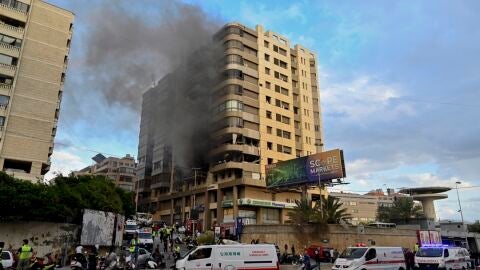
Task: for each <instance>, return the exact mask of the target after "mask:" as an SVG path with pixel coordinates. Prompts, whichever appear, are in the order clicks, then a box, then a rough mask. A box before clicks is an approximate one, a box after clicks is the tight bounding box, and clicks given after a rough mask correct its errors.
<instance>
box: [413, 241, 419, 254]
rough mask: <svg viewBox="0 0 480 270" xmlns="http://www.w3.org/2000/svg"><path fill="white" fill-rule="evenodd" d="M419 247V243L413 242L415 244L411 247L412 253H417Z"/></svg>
mask: <svg viewBox="0 0 480 270" xmlns="http://www.w3.org/2000/svg"><path fill="white" fill-rule="evenodd" d="M419 249H420V245H419V244H418V243H416V244H415V246H414V247H413V252H414V253H417V251H418V250H419Z"/></svg>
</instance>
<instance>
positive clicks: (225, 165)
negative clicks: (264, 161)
mask: <svg viewBox="0 0 480 270" xmlns="http://www.w3.org/2000/svg"><path fill="white" fill-rule="evenodd" d="M226 169H241V170H245V171H257V172H259V171H260V164H256V163H250V162H237V161H228V162H222V163H218V164H214V165H212V166H211V167H210V171H211V172H219V171H223V170H226Z"/></svg>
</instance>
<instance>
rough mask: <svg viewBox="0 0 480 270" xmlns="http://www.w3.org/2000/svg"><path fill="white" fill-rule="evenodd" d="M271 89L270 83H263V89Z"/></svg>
mask: <svg viewBox="0 0 480 270" xmlns="http://www.w3.org/2000/svg"><path fill="white" fill-rule="evenodd" d="M271 87H272V84H271V83H270V82H267V81H266V82H265V88H267V89H270V88H271Z"/></svg>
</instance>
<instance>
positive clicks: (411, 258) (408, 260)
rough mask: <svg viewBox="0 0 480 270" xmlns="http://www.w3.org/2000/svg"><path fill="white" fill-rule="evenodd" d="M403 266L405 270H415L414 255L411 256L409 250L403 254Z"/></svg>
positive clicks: (411, 253)
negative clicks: (404, 265) (405, 267)
mask: <svg viewBox="0 0 480 270" xmlns="http://www.w3.org/2000/svg"><path fill="white" fill-rule="evenodd" d="M405 264H406V266H407V270H413V269H415V254H413V252H412V250H411V249H407V252H406V253H405Z"/></svg>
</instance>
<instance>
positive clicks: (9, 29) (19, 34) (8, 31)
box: [0, 21, 25, 39]
mask: <svg viewBox="0 0 480 270" xmlns="http://www.w3.org/2000/svg"><path fill="white" fill-rule="evenodd" d="M0 31H1V32H2V33H4V34H5V35H8V36H11V37H14V38H19V39H22V38H23V33H24V32H25V29H23V28H21V27H15V26H12V25H9V24H6V23H4V22H1V21H0Z"/></svg>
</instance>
